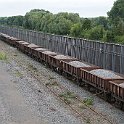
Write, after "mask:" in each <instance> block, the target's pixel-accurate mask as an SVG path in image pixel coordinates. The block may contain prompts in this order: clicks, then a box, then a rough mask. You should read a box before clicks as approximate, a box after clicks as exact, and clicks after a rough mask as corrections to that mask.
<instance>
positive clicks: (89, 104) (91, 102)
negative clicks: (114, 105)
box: [83, 98, 93, 106]
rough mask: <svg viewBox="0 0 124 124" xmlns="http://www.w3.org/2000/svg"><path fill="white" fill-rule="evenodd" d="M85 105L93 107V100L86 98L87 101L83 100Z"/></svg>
mask: <svg viewBox="0 0 124 124" xmlns="http://www.w3.org/2000/svg"><path fill="white" fill-rule="evenodd" d="M83 103H84V104H85V105H87V106H91V105H93V98H85V99H84V100H83Z"/></svg>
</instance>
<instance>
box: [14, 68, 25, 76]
mask: <svg viewBox="0 0 124 124" xmlns="http://www.w3.org/2000/svg"><path fill="white" fill-rule="evenodd" d="M15 75H16V76H17V77H21V76H23V75H22V73H20V72H19V71H18V70H17V71H16V72H15Z"/></svg>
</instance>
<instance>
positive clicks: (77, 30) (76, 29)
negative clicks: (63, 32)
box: [70, 23, 82, 37]
mask: <svg viewBox="0 0 124 124" xmlns="http://www.w3.org/2000/svg"><path fill="white" fill-rule="evenodd" d="M81 29H82V26H81V24H80V23H77V24H74V25H73V26H72V27H71V30H70V35H71V36H74V37H80V35H81Z"/></svg>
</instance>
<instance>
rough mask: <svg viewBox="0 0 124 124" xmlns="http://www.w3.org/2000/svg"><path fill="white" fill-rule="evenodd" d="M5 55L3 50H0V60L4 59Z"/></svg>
mask: <svg viewBox="0 0 124 124" xmlns="http://www.w3.org/2000/svg"><path fill="white" fill-rule="evenodd" d="M6 59H7V56H6V54H5V53H4V52H0V60H6Z"/></svg>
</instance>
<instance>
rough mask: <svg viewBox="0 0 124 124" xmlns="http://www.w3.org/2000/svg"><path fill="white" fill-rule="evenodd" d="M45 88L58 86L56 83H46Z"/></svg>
mask: <svg viewBox="0 0 124 124" xmlns="http://www.w3.org/2000/svg"><path fill="white" fill-rule="evenodd" d="M45 85H46V86H58V83H57V82H56V81H54V82H51V83H46V84H45Z"/></svg>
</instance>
